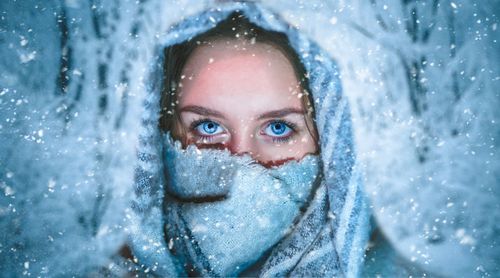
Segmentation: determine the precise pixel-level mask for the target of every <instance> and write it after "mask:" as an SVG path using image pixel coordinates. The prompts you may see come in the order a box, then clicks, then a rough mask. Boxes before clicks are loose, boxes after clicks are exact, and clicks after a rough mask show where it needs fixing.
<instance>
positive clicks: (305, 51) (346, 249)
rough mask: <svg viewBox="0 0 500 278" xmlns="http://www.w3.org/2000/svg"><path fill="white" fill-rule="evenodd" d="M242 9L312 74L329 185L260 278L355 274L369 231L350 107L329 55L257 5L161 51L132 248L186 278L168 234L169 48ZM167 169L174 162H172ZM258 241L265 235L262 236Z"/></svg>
mask: <svg viewBox="0 0 500 278" xmlns="http://www.w3.org/2000/svg"><path fill="white" fill-rule="evenodd" d="M236 10H238V11H239V12H241V13H243V14H244V15H245V16H246V17H248V19H249V20H250V21H251V22H253V23H254V24H256V25H259V26H261V27H262V28H265V29H268V30H272V31H278V32H283V33H285V34H286V35H287V36H288V38H289V40H290V42H291V44H292V47H293V48H294V49H295V50H296V51H297V53H298V55H299V57H300V59H301V61H302V63H303V64H304V66H305V68H306V71H307V72H308V75H309V83H310V90H311V92H312V95H313V98H314V105H315V113H316V115H315V116H316V126H317V129H318V133H319V135H320V140H319V141H320V149H321V160H322V164H323V169H322V170H323V181H322V183H321V184H322V185H321V186H320V187H319V188H318V189H317V191H316V192H315V195H314V198H313V200H312V201H311V203H310V205H309V207H308V208H307V210H306V212H305V213H304V215H303V217H302V218H301V220H300V221H299V223H298V225H297V226H296V227H295V231H294V232H293V233H291V234H290V235H289V236H288V237H286V238H284V239H283V240H282V241H281V242H280V243H279V244H278V245H277V246H276V247H275V248H274V249H273V250H272V252H271V255H270V256H269V258H268V259H267V261H266V262H265V263H264V266H263V267H262V269H261V270H260V276H263V277H270V276H300V277H310V276H327V277H331V276H341V277H356V276H358V275H359V269H360V266H361V264H362V259H363V255H364V250H365V245H366V242H367V238H368V234H369V230H370V228H369V225H368V218H369V217H368V216H369V215H368V208H367V203H366V200H365V197H364V193H363V190H362V183H361V176H360V174H359V169H358V168H357V167H356V157H355V149H354V145H353V138H352V136H353V135H352V126H351V119H350V113H349V106H348V104H347V101H346V99H345V98H344V97H343V96H342V92H341V86H340V79H339V72H338V69H337V66H336V64H335V62H334V61H333V60H332V59H331V58H330V56H329V55H328V54H327V53H326V52H324V51H323V50H322V49H321V48H319V47H318V45H317V44H315V43H314V42H313V41H310V40H309V39H308V38H307V37H306V36H304V35H303V34H301V33H300V32H299V31H298V30H296V29H294V28H292V27H291V26H290V25H289V24H287V23H286V22H285V21H284V20H283V19H281V18H279V16H277V15H276V14H274V13H272V12H270V11H269V10H266V9H264V8H262V7H260V6H259V5H258V4H256V3H227V4H224V5H223V6H222V7H221V6H219V7H218V8H217V9H212V10H207V11H205V12H202V13H200V14H196V15H193V16H191V17H189V18H187V19H185V20H184V21H182V22H180V23H178V24H177V25H175V26H173V27H172V28H171V31H170V32H169V33H168V34H166V35H165V37H164V38H163V39H162V41H163V43H162V44H161V45H159V46H158V48H157V51H156V53H158V55H157V56H156V57H157V60H155V61H152V63H151V65H152V67H151V77H150V80H149V81H148V83H147V89H148V92H149V96H148V98H147V100H146V102H145V105H144V109H145V110H144V114H143V120H142V122H143V131H142V133H141V136H140V149H139V151H138V158H139V160H138V166H137V170H136V187H135V193H136V196H135V200H134V203H133V210H132V211H133V213H132V214H131V237H130V244H131V247H132V250H133V253H134V255H135V256H136V257H138V259H139V263H140V264H141V265H143V266H144V268H148V269H149V270H151V271H153V272H154V273H156V274H158V275H161V276H170V277H172V276H183V275H185V272H184V269H183V267H182V266H183V263H182V262H179V261H177V260H176V258H175V257H174V256H172V255H171V254H170V251H169V250H168V247H167V243H166V242H165V239H164V233H163V224H164V223H163V221H164V220H163V219H164V218H163V212H162V206H163V200H164V194H165V192H164V184H165V176H164V171H163V169H164V167H165V165H164V162H163V161H162V139H161V138H162V137H161V136H162V134H161V133H160V130H159V129H158V118H159V105H160V92H161V86H162V72H163V69H162V65H163V59H164V57H163V49H164V48H165V47H168V46H171V45H174V44H177V43H181V42H183V41H186V40H188V39H189V38H192V37H194V36H196V35H197V34H200V33H203V32H205V31H207V30H208V29H210V28H213V27H215V25H216V24H217V22H220V21H221V20H223V19H225V18H227V16H228V15H229V14H230V13H232V12H234V11H236ZM166 164H168V162H167V163H166ZM256 236H258V235H256Z"/></svg>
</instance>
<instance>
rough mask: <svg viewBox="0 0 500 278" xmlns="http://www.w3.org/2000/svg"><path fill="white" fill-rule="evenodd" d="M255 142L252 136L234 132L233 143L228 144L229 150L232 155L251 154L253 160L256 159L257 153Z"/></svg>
mask: <svg viewBox="0 0 500 278" xmlns="http://www.w3.org/2000/svg"><path fill="white" fill-rule="evenodd" d="M253 141H254V140H253V138H252V136H251V135H250V134H247V133H245V132H234V134H233V136H232V138H231V141H230V142H229V144H228V149H229V151H230V152H231V153H232V154H235V155H244V154H249V155H250V156H251V157H252V158H255V157H254V154H255V153H256V152H255V146H254V142H253Z"/></svg>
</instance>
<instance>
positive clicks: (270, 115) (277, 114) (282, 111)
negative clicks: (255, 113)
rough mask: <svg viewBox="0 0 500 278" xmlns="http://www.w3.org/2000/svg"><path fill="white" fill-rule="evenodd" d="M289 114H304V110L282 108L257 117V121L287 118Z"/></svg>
mask: <svg viewBox="0 0 500 278" xmlns="http://www.w3.org/2000/svg"><path fill="white" fill-rule="evenodd" d="M289 114H301V115H303V114H305V112H304V110H302V109H298V108H292V107H291V108H283V109H279V110H273V111H269V112H265V113H262V114H260V115H259V117H258V118H257V119H259V120H262V119H267V118H281V117H284V116H287V115H289Z"/></svg>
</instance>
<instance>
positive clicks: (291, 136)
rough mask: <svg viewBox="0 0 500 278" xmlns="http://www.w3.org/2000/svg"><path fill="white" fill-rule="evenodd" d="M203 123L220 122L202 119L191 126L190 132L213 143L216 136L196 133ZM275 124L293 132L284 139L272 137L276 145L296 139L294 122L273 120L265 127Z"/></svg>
mask: <svg viewBox="0 0 500 278" xmlns="http://www.w3.org/2000/svg"><path fill="white" fill-rule="evenodd" d="M203 122H214V123H216V124H218V125H220V124H219V123H218V122H216V121H214V120H212V119H209V118H202V119H198V120H194V121H193V122H192V123H191V124H190V125H189V130H190V131H191V132H193V133H195V134H196V136H197V137H198V138H199V139H200V140H202V141H206V142H211V141H212V140H213V139H214V136H207V135H203V134H199V133H198V132H197V131H196V128H197V127H198V125H200V124H201V123H203ZM273 123H282V124H285V125H286V126H287V127H289V128H290V129H291V130H292V132H291V134H290V135H288V136H283V137H272V136H270V137H271V140H272V142H273V143H275V144H280V143H285V142H288V141H290V139H292V138H293V137H294V135H295V134H296V132H297V125H296V124H294V123H292V122H289V121H287V120H283V119H273V120H271V121H269V122H267V123H266V125H265V127H266V128H267V127H268V126H269V125H271V124H273Z"/></svg>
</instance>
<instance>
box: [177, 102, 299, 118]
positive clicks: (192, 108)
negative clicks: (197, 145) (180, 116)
mask: <svg viewBox="0 0 500 278" xmlns="http://www.w3.org/2000/svg"><path fill="white" fill-rule="evenodd" d="M180 112H181V113H182V112H192V113H196V114H198V115H203V116H212V117H217V118H221V119H225V117H224V115H223V114H222V113H221V112H219V111H217V110H213V109H210V108H206V107H203V106H198V105H187V106H184V107H183V108H181V109H180ZM290 114H301V115H303V114H305V112H304V110H303V109H298V108H293V107H290V108H283V109H278V110H272V111H268V112H264V113H262V114H260V115H259V116H258V117H257V119H258V120H262V119H268V118H281V117H284V116H287V115H290Z"/></svg>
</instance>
